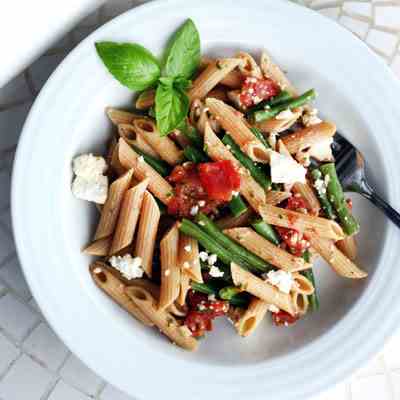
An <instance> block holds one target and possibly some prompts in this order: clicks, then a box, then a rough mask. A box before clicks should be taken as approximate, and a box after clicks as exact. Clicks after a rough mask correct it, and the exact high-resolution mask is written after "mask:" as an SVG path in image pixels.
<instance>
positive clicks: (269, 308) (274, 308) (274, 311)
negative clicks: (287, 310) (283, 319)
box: [268, 304, 279, 313]
mask: <svg viewBox="0 0 400 400" xmlns="http://www.w3.org/2000/svg"><path fill="white" fill-rule="evenodd" d="M268 311H271V312H272V313H277V312H279V308H278V307H277V306H276V305H275V304H269V305H268Z"/></svg>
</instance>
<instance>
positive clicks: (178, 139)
mask: <svg viewBox="0 0 400 400" xmlns="http://www.w3.org/2000/svg"><path fill="white" fill-rule="evenodd" d="M187 123H188V122H187ZM188 124H189V123H188ZM168 137H170V138H171V139H172V140H173V141H174V142H175V143H178V144H179V146H181V147H182V148H185V147H186V146H189V145H191V142H190V140H189V139H188V138H187V137H186V136H185V135H183V134H182V132H181V131H180V130H179V129H174V130H173V131H172V132H170V133H169V134H168Z"/></svg>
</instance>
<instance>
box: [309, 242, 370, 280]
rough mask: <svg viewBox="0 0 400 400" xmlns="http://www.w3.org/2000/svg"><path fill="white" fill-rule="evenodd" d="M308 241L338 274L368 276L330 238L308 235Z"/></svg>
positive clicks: (351, 276)
mask: <svg viewBox="0 0 400 400" xmlns="http://www.w3.org/2000/svg"><path fill="white" fill-rule="evenodd" d="M309 241H310V244H311V246H312V247H313V248H314V250H315V251H317V253H319V254H320V255H321V257H322V258H323V259H324V260H325V261H326V262H327V263H328V264H329V265H330V266H331V267H332V269H333V270H334V271H335V272H336V273H337V274H338V275H341V276H344V277H345V278H352V279H361V278H365V277H366V276H368V274H367V273H366V272H365V271H363V270H361V269H360V268H358V267H357V266H356V265H355V264H354V263H353V262H352V261H351V260H350V259H349V258H347V257H346V256H345V255H344V254H343V253H342V252H341V251H340V250H339V249H338V248H337V247H336V246H335V244H334V243H333V242H332V241H331V240H328V239H325V238H322V237H319V236H317V235H310V237H309Z"/></svg>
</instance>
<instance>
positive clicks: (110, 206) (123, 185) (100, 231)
mask: <svg viewBox="0 0 400 400" xmlns="http://www.w3.org/2000/svg"><path fill="white" fill-rule="evenodd" d="M132 175H133V170H132V169H130V170H129V171H128V172H126V173H125V174H124V175H122V176H121V177H120V178H118V179H117V180H116V181H114V182H113V183H112V184H111V186H110V189H109V192H108V197H107V200H106V202H105V204H104V207H103V210H102V211H101V217H100V221H99V225H98V226H97V230H96V233H95V235H94V240H95V241H96V240H98V239H103V238H105V237H108V236H111V235H112V234H113V233H114V229H115V227H116V225H117V219H118V214H119V210H120V208H121V204H122V200H123V198H124V195H125V192H126V191H127V190H128V188H129V186H130V184H131V181H132Z"/></svg>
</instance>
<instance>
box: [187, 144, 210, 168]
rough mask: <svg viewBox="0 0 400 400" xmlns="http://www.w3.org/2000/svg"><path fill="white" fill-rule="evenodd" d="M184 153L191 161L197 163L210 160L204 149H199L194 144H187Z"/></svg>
mask: <svg viewBox="0 0 400 400" xmlns="http://www.w3.org/2000/svg"><path fill="white" fill-rule="evenodd" d="M183 154H184V155H185V157H186V158H187V159H188V160H189V161H192V162H194V163H196V164H198V163H204V162H207V161H210V159H209V158H208V156H207V155H206V154H205V153H204V152H203V151H202V150H199V149H198V148H196V147H194V146H186V147H185V148H184V150H183Z"/></svg>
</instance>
